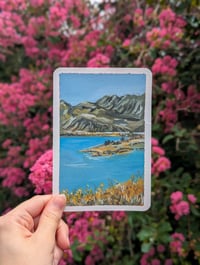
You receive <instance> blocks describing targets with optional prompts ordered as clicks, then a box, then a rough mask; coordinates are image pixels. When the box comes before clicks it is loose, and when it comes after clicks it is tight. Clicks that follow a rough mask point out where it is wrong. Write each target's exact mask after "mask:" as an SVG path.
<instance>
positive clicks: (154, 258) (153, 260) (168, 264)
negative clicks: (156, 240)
mask: <svg viewBox="0 0 200 265" xmlns="http://www.w3.org/2000/svg"><path fill="white" fill-rule="evenodd" d="M165 251H166V248H165V246H164V245H158V246H157V247H152V248H151V249H150V250H149V251H148V252H147V253H145V254H143V256H142V258H141V260H140V265H173V261H172V259H170V258H167V259H165V261H164V262H163V260H162V257H163V255H164V253H165Z"/></svg>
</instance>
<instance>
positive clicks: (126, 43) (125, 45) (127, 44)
mask: <svg viewBox="0 0 200 265" xmlns="http://www.w3.org/2000/svg"><path fill="white" fill-rule="evenodd" d="M130 44H131V40H130V39H125V40H124V42H123V44H122V46H123V47H129V46H130Z"/></svg>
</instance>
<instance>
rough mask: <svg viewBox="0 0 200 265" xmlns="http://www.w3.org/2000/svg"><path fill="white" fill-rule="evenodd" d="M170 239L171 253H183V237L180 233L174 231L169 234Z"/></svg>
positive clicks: (180, 254)
mask: <svg viewBox="0 0 200 265" xmlns="http://www.w3.org/2000/svg"><path fill="white" fill-rule="evenodd" d="M171 237H172V241H171V242H170V249H171V252H172V253H177V254H178V255H179V256H182V255H183V250H182V245H183V242H184V240H185V237H184V235H183V234H181V233H174V234H173V235H171Z"/></svg>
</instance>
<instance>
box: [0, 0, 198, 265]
mask: <svg viewBox="0 0 200 265" xmlns="http://www.w3.org/2000/svg"><path fill="white" fill-rule="evenodd" d="M198 16H199V13H198V7H197V4H196V3H195V1H186V0H183V1H178V2H177V1H150V0H148V1H136V0H126V1H124V0H118V1H113V0H102V1H101V3H99V4H97V3H96V4H91V3H90V1H89V0H59V1H53V0H7V1H0V26H1V33H0V132H1V133H0V185H1V188H0V202H1V203H0V212H4V211H8V210H9V209H10V208H12V207H13V206H15V205H16V204H17V203H19V202H20V201H22V200H24V199H26V198H28V197H30V196H32V195H33V194H34V193H50V192H51V182H52V150H51V148H52V72H53V70H54V69H55V68H56V67H58V66H67V67H80V66H84V67H85V66H87V67H109V66H111V67H112V66H113V67H147V68H149V69H151V70H152V73H153V108H152V110H153V116H152V133H153V138H152V207H151V209H150V210H149V211H148V212H146V213H133V214H132V213H129V214H127V213H124V212H114V213H110V212H106V213H96V212H91V213H88V212H85V213H70V214H66V215H65V218H66V221H67V222H68V223H69V226H70V237H71V238H70V239H71V249H70V250H68V251H66V253H65V255H64V259H63V260H62V265H64V264H66V263H67V264H71V265H73V264H86V265H98V264H102V265H107V264H109V265H111V264H115V265H118V264H120V265H121V264H127V265H129V264H141V265H159V264H164V265H172V264H175V265H189V264H193V265H196V264H199V263H200V232H199V231H200V229H199V222H198V219H199V216H200V211H199V202H200V192H199V184H200V183H199V177H200V175H199V168H200V164H199V161H200V153H199V147H198V146H199V143H200V142H199V134H200V125H199V120H198V117H199V112H200V93H199V90H198V80H199V79H198V78H199V71H200V68H199V62H198V58H199V54H200V47H199V24H200V23H199V17H198Z"/></svg>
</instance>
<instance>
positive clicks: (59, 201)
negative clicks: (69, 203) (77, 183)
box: [52, 194, 66, 210]
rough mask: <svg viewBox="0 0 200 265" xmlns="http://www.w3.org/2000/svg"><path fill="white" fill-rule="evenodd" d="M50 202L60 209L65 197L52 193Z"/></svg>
mask: <svg viewBox="0 0 200 265" xmlns="http://www.w3.org/2000/svg"><path fill="white" fill-rule="evenodd" d="M52 203H53V205H54V206H55V207H56V208H59V209H62V210H63V208H64V207H65V205H66V197H65V195H64V194H59V195H54V197H53V198H52Z"/></svg>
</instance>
